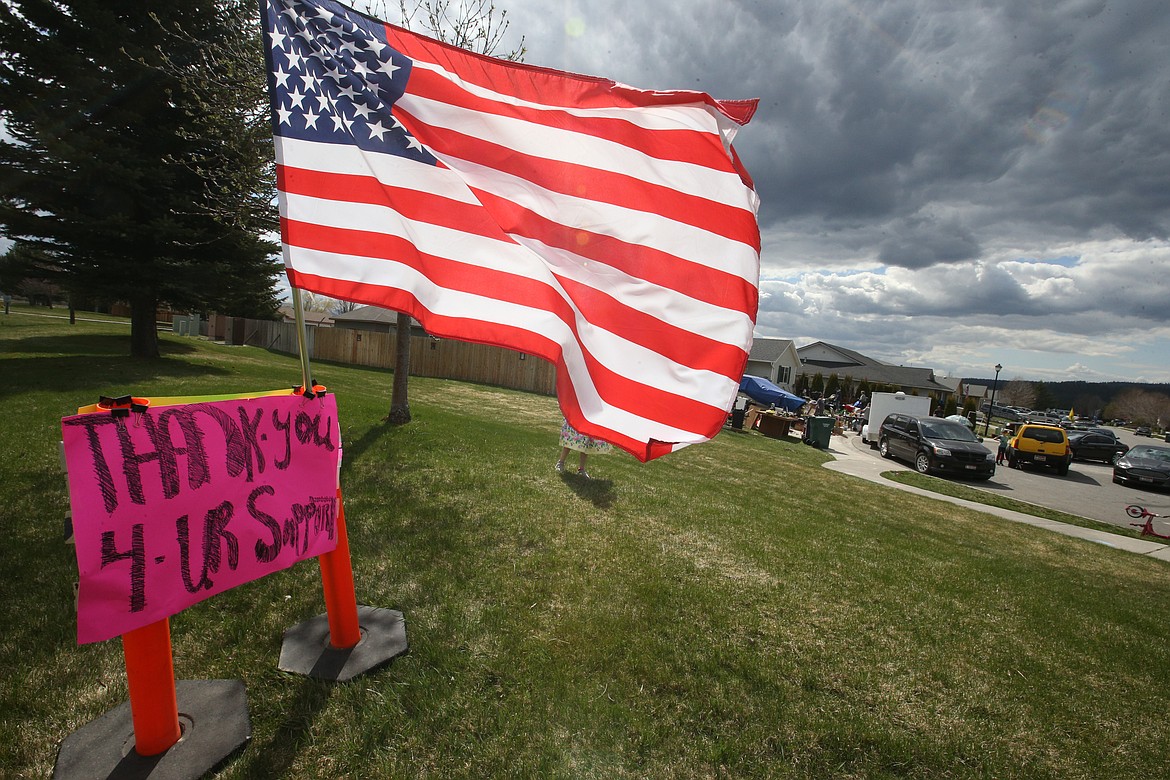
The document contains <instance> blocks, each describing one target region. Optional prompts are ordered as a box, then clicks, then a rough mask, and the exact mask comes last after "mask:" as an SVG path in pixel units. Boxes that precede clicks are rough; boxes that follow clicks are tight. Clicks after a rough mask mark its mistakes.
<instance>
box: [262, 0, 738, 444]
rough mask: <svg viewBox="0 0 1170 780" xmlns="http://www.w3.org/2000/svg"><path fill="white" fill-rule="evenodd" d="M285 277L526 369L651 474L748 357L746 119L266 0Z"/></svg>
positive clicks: (713, 409)
mask: <svg viewBox="0 0 1170 780" xmlns="http://www.w3.org/2000/svg"><path fill="white" fill-rule="evenodd" d="M265 23H266V32H267V35H266V43H267V46H266V49H267V53H268V54H267V57H268V65H269V86H270V93H271V97H272V126H273V130H274V134H275V141H276V161H277V183H278V189H279V205H280V216H281V240H282V243H283V248H284V260H285V267H286V270H287V273H288V277H289V281H290V283H291V284H292V285H294V286H295V287H298V288H300V289H304V290H309V291H313V292H318V293H322V294H324V295H328V296H331V297H334V298H338V299H342V300H347V301H356V302H359V303H366V304H373V305H377V306H383V307H385V308H389V309H394V310H396V311H401V312H406V313H409V314H410V315H412V316H413V317H414V318H415V319H417V320H418V321H419V322H421V323H422V324H423V326H424V327H425V328H426V330H427V331H428V332H429V333H431V334H433V335H435V336H441V337H446V338H453V339H460V340H463V341H473V342H480V343H486V344H494V345H497V346H503V347H507V348H510V349H514V350H517V351H520V352H525V353H530V354H533V355H538V356H540V357H543V358H545V359H547V360H550V361H552V362H553V363H555V364H556V366H557V396H558V399H559V401H560V405H561V410H562V412H563V413H564V415H565V418H566V419H567V420H568V421H569V423H570V424H572V425H573V427H575V428H576V429H577V430H578V431H580V432H582V433H585V434H587V435H590V436H593V437H595V438H599V439H604V440H606V441H609V442H611V443H613V444H616V445H617V446H619V447H621V448H623V449H625V450H627V451H629V452H631V453H633V454H634V455H635V456H636V457H638V458H639V459H640V460H649V459H651V458H654V457H657V456H659V455H662V454H664V453H666V452H669V451H671V450H672V449H675V448H677V447H679V446H683V445H686V444H691V443H696V442H701V441H705V440H707V439H710V438H711V437H713V436H714V435H715V434H716V433H718V432H719V430H720V429H721V428H722V426H723V424H724V422H725V421H726V419H727V413H728V411H729V410H730V408H731V406H732V403H733V401H734V399H735V395H736V391H737V389H738V387H739V380H740V377H741V376H742V374H743V370H744V366H745V365H746V362H747V353H748V350H749V349H750V346H751V341H752V329H753V327H754V324H755V317H756V308H757V302H758V283H759V248H760V239H759V228H758V226H757V222H756V209H757V206H758V198H757V197H756V193H755V191H754V189H753V186H752V182H751V179H750V178H749V176H748V175H747V172H746V171H745V170H744V168H743V166H742V165H741V163H740V161H739V159H738V156H737V155H736V153H735V151H734V149H733V148H732V146H731V142H732V139H733V137H734V135H735V132H736V130H738V128H739V127H740V126H741V125H743V124H746V123H747V121H748V120H749V119H750V118H751V115H752V113H753V112H754V111H755V106H756V102H755V101H754V100H752V101H717V100H714V99H713V98H711V97H709V96H708V95H706V94H704V93H701V92H659V91H646V90H639V89H634V88H632V87H628V86H625V85H621V84H617V83H615V82H612V81H607V80H604V79H599V78H592V77H587V76H578V75H573V74H569V73H563V72H559V71H555V70H550V69H546V68H538V67H532V66H529V65H525V64H520V63H513V62H507V61H503V60H499V59H494V58H491V57H486V56H482V55H478V54H474V53H471V52H468V51H465V50H463V49H459V48H456V47H453V46H449V45H446V44H443V43H440V42H438V41H435V40H432V39H429V38H426V37H424V36H421V35H417V34H414V33H411V32H409V31H408V30H404V29H401V28H399V27H395V26H393V25H389V24H386V23H384V22H381V21H378V20H376V19H373V18H371V17H369V16H365V15H363V14H360V13H358V12H356V11H354V10H352V9H350V8H348V7H346V6H343V5H341V4H339V3H335V2H331V0H267V2H266V5H265Z"/></svg>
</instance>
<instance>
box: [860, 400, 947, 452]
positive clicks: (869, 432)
mask: <svg viewBox="0 0 1170 780" xmlns="http://www.w3.org/2000/svg"><path fill="white" fill-rule="evenodd" d="M930 400H931V399H930V396H928V395H906V394H905V393H901V392H898V393H874V394H873V397H872V398H870V399H869V407H868V408H867V409H866V412H868V414H869V416H868V417H867V418H866V422H865V425H863V426H862V427H861V440H862V441H863V442H865V443H866V444H868V445H869V446H871V447H876V446H877V436H878V428H880V427H882V421H883V420H885V419H886V417H888V416H889V415H891V414H911V415H915V416H918V417H926V416H927V415H929V414H930Z"/></svg>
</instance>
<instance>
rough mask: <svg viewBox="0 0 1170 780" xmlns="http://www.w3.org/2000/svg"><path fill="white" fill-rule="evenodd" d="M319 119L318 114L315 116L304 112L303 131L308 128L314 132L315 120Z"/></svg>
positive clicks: (309, 112) (310, 112) (315, 127)
mask: <svg viewBox="0 0 1170 780" xmlns="http://www.w3.org/2000/svg"><path fill="white" fill-rule="evenodd" d="M320 118H321V115H320V114H315V113H313V112H312V111H306V112H305V129H306V130H308V129H309V128H310V127H311V128H313V129H314V130H315V129H317V120H318V119H320Z"/></svg>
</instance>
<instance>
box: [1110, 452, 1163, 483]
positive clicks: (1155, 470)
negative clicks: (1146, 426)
mask: <svg viewBox="0 0 1170 780" xmlns="http://www.w3.org/2000/svg"><path fill="white" fill-rule="evenodd" d="M1113 481H1114V482H1116V483H1118V484H1121V485H1140V486H1142V487H1159V488H1164V487H1166V486H1167V485H1170V447H1158V446H1155V445H1152V444H1138V445H1136V446H1134V447H1131V448H1130V450H1129V452H1127V453H1125V454H1124V455H1122V456H1121V458H1119V459H1118V461H1117V462H1116V463H1114V464H1113Z"/></svg>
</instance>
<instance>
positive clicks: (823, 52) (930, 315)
mask: <svg viewBox="0 0 1170 780" xmlns="http://www.w3.org/2000/svg"><path fill="white" fill-rule="evenodd" d="M497 5H498V6H499V7H502V8H506V9H507V10H508V18H509V20H510V21H511V27H510V29H509V31H508V35H507V36H506V38H505V40H504V43H503V45H502V46H501V47H500V49H498V50H497V53H501V52H503V51H507V50H508V49H510V48H514V47H515V46H517V45H518V44H519V37H520V35H521V34H523V36H524V43H525V45H526V46H527V49H528V51H527V54H526V55H525V58H524V59H525V61H526V62H528V63H530V64H533V65H543V66H547V67H553V68H558V69H562V70H568V71H573V72H577V73H585V74H589V75H597V76H604V77H607V78H611V79H615V80H617V81H621V82H624V83H626V84H630V85H632V86H636V87H642V88H648V89H702V90H703V91H706V92H708V93H710V94H712V95H713V96H715V97H717V98H745V97H756V98H759V99H760V108H759V112H758V113H757V114H756V116H755V118H754V119H753V120H752V121H751V123H750V124H749V125H748V126H747V127H745V128H744V129H743V130H742V131H741V132H740V135H739V137H738V139H737V140H736V147H737V149H738V150H739V153H740V156H741V157H742V158H743V160H744V163H745V165H746V166H747V168H748V171H749V172H750V173H751V175H752V177H753V178H754V180H755V183H756V188H757V190H758V191H759V194H760V197H761V202H762V205H761V209H760V215H759V216H760V228H761V231H762V234H763V253H762V258H761V263H762V270H761V301H760V313H759V320H758V324H757V329H756V332H757V335H763V336H779V337H785V338H791V339H794V340H795V341H796V343H797V345H798V346H799V345H804V344H806V343H810V342H813V341H818V340H821V341H828V342H831V343H836V344H840V345H842V346H846V347H849V348H852V349H856V350H859V351H861V352H863V353H866V354H868V355H871V356H873V357H877V358H880V359H883V360H887V361H890V362H894V363H902V364H905V365H919V366H930V367H933V368H934V369H935V370H936V371H938V372H940V373H944V374H951V375H963V376H983V377H990V376H991V375H992V374H993V373H994V371H993V369H992V368H991V367H992V366H994V365H995V364H996V363H997V362H998V363H1001V364H1002V365H1003V366H1004V369H1003V373H1002V374H1001V379H1014V378H1024V379H1038V380H1049V381H1059V380H1065V379H1084V380H1089V381H1103V380H1110V379H1124V380H1134V381H1158V382H1166V381H1170V46H1168V43H1170V6H1167V4H1166V0H1127V1H1125V2H1107V1H1106V0H1069V1H1067V2H1021V1H1020V0H983V1H982V2H979V1H976V2H971V1H970V0H963V2H952V1H951V0H881V2H862V1H861V0H817V1H816V2H810V1H808V0H671V1H670V2H665V1H664V0H641V2H629V1H628V0H621V1H620V2H619V1H618V0H580V1H578V0H511V2H509V0H499V2H498V4H497ZM392 21H395V20H392Z"/></svg>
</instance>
